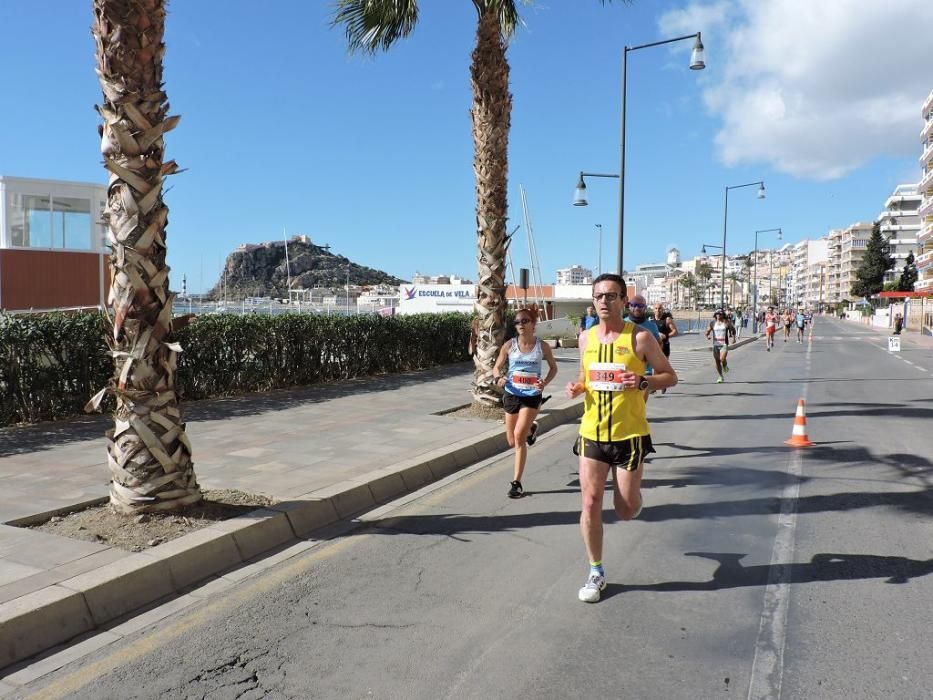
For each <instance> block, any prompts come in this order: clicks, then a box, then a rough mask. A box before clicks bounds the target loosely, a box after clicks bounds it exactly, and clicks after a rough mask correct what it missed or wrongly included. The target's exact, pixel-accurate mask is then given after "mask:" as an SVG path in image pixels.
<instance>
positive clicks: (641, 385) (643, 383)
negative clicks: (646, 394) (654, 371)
mask: <svg viewBox="0 0 933 700" xmlns="http://www.w3.org/2000/svg"><path fill="white" fill-rule="evenodd" d="M638 388H639V389H641V390H642V391H644V390H645V389H647V388H648V377H642V378H641V381H640V382H638Z"/></svg>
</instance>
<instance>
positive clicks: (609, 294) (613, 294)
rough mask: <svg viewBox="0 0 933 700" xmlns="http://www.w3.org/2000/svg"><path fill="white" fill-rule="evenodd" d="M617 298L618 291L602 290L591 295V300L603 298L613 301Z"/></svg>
mask: <svg viewBox="0 0 933 700" xmlns="http://www.w3.org/2000/svg"><path fill="white" fill-rule="evenodd" d="M618 298H619V293H618V292H603V293H602V294H594V295H593V301H602V300H603V299H605V300H606V301H615V300H616V299H618Z"/></svg>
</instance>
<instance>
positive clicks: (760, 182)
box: [726, 180, 765, 192]
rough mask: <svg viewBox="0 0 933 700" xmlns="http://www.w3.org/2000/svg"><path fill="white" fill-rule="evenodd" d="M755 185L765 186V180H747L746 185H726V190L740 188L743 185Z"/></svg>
mask: <svg viewBox="0 0 933 700" xmlns="http://www.w3.org/2000/svg"><path fill="white" fill-rule="evenodd" d="M754 185H758V186H759V187H764V186H765V183H764V180H759V181H758V182H746V183H745V184H744V185H726V192H728V191H729V190H738V189H741V188H743V187H753V186H754Z"/></svg>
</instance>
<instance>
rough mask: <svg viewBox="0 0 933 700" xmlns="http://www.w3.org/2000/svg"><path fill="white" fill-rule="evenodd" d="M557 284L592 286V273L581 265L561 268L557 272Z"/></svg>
mask: <svg viewBox="0 0 933 700" xmlns="http://www.w3.org/2000/svg"><path fill="white" fill-rule="evenodd" d="M557 284H558V285H564V284H593V271H592V270H590V269H589V268H586V267H583V266H582V265H571V266H570V267H562V268H561V269H559V270H558V271H557Z"/></svg>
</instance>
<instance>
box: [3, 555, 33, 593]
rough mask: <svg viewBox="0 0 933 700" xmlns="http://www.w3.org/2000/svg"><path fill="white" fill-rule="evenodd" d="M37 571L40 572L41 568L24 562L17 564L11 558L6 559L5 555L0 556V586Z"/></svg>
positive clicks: (27, 576)
mask: <svg viewBox="0 0 933 700" xmlns="http://www.w3.org/2000/svg"><path fill="white" fill-rule="evenodd" d="M39 573H42V569H37V568H36V567H34V566H26V565H25V564H17V563H16V562H15V561H13V560H12V559H7V558H5V557H3V558H0V587H3V586H5V585H6V584H8V583H13V582H14V581H19V580H21V579H24V578H29V577H30V576H32V575H34V574H39Z"/></svg>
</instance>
